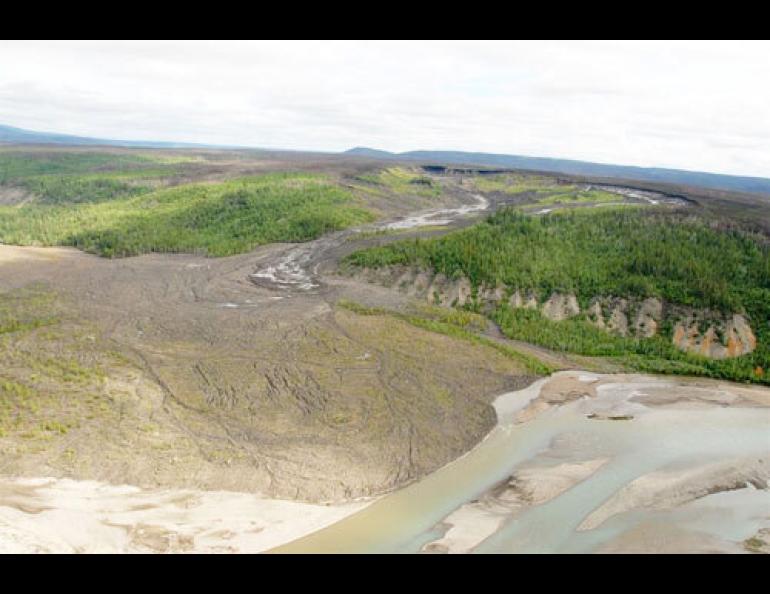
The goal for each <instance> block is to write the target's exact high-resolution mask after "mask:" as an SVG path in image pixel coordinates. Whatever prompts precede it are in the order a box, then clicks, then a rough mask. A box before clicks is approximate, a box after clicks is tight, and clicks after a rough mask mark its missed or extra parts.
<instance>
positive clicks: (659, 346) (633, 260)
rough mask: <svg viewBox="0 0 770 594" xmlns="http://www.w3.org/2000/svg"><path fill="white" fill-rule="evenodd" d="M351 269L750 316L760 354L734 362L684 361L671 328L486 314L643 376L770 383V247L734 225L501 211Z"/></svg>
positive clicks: (519, 332)
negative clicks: (622, 361) (413, 269)
mask: <svg viewBox="0 0 770 594" xmlns="http://www.w3.org/2000/svg"><path fill="white" fill-rule="evenodd" d="M347 262H348V263H349V264H352V265H354V266H358V267H368V268H377V267H382V266H391V265H408V266H418V267H424V268H429V269H432V270H434V271H437V272H441V273H443V274H445V275H446V276H448V277H450V278H453V277H454V278H459V277H466V278H468V279H469V280H470V282H471V284H472V285H473V286H474V287H475V288H478V287H480V286H482V285H484V286H491V287H495V286H499V285H502V286H505V287H508V288H509V291H512V290H513V289H514V288H518V289H522V290H533V291H535V292H536V293H537V294H538V295H539V297H540V299H541V300H544V299H547V298H548V297H549V296H550V295H551V294H553V293H572V294H575V295H576V296H577V299H578V301H579V303H580V305H581V309H582V310H585V308H586V307H587V306H588V305H589V302H591V300H592V299H593V298H595V297H596V296H616V297H618V296H620V297H632V298H637V299H644V298H647V297H656V298H659V299H662V300H665V301H666V302H670V303H674V304H678V305H682V306H689V307H692V308H698V309H703V310H708V311H713V312H715V314H716V313H724V314H730V313H732V312H745V314H746V315H747V316H748V318H749V319H750V320H751V323H752V326H753V328H754V329H755V332H756V333H757V341H758V345H759V346H758V348H757V350H756V351H755V352H754V353H752V354H751V355H747V356H744V357H739V358H737V359H734V360H731V361H707V360H706V359H705V358H703V357H697V356H693V355H690V354H685V353H681V352H679V351H677V350H676V349H675V348H673V346H671V343H670V332H671V328H670V327H669V328H666V329H665V331H666V333H668V336H666V337H665V338H667V339H668V340H664V337H656V338H649V339H637V338H622V337H616V336H612V335H610V334H608V333H606V332H604V331H601V330H599V329H597V328H595V327H594V326H592V325H591V324H589V323H588V321H587V320H586V319H585V316H578V317H577V318H575V319H570V320H564V321H551V320H547V319H545V318H544V317H542V316H541V315H540V314H539V313H538V312H537V311H531V310H520V309H513V308H510V307H508V306H507V305H501V306H500V307H499V308H498V309H497V310H496V311H495V312H494V313H493V314H491V315H492V317H493V318H495V319H496V321H497V322H498V323H499V324H500V326H501V328H502V329H503V331H504V332H506V333H507V334H508V335H509V336H511V337H514V338H518V339H522V340H528V341H532V342H537V343H540V344H544V345H546V346H549V347H552V348H557V349H561V350H570V351H574V352H579V353H582V354H587V355H604V356H624V357H628V356H634V357H635V358H636V359H638V360H636V361H635V364H636V366H637V367H644V368H645V369H648V370H655V369H658V370H666V368H667V367H672V366H673V367H678V368H679V369H680V370H681V371H682V372H688V373H696V372H700V373H704V374H706V375H713V376H718V377H731V378H733V379H760V380H763V379H766V378H765V370H766V369H768V367H770V350H769V349H768V343H769V342H770V328H768V320H770V245H768V242H767V240H766V238H765V237H764V236H760V235H754V234H751V233H749V232H746V231H744V230H743V229H742V228H740V227H739V226H737V225H736V224H734V223H731V222H729V221H727V220H712V219H704V218H701V217H700V216H697V215H693V214H688V213H686V212H679V213H672V212H665V211H644V210H641V209H612V210H604V211H595V210H590V211H571V212H564V213H560V214H551V215H548V216H544V217H531V216H526V215H523V214H521V213H520V212H517V211H516V210H513V209H504V210H501V211H500V212H498V213H497V214H495V215H493V216H491V217H489V218H488V219H487V220H486V221H485V222H483V223H480V224H477V225H475V226H473V227H471V228H469V229H466V230H463V231H458V232H455V233H452V234H450V235H448V236H445V237H442V238H438V239H427V240H426V239H416V240H412V241H404V242H398V243H394V244H391V245H388V246H384V247H378V248H372V249H369V250H365V251H361V252H357V253H354V254H352V255H351V256H350V257H349V258H348V260H347ZM467 307H471V308H472V307H474V305H468V306H467ZM653 360H656V361H658V362H657V363H654V364H653V363H652V361H653ZM664 360H667V361H669V363H665V364H663V361H664ZM651 368H652V369H651ZM696 368H697V369H696Z"/></svg>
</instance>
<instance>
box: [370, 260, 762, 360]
mask: <svg viewBox="0 0 770 594" xmlns="http://www.w3.org/2000/svg"><path fill="white" fill-rule="evenodd" d="M357 275H359V276H361V277H363V278H364V279H365V280H367V281H369V282H375V283H378V284H382V285H385V286H390V287H395V288H397V289H399V290H400V291H403V292H405V293H406V294H408V295H409V296H411V297H415V298H418V299H426V300H427V301H429V302H430V303H433V304H435V305H442V306H445V307H453V306H463V305H466V304H468V303H471V302H477V303H478V304H480V305H481V307H482V308H486V309H491V308H493V307H496V306H497V305H498V304H500V303H504V302H507V303H508V305H510V306H511V307H513V308H526V309H536V310H538V311H540V313H541V314H542V315H543V316H544V317H546V318H548V319H549V320H554V321H562V320H566V319H569V318H573V317H576V316H581V315H582V316H585V318H586V319H587V320H588V321H590V322H591V323H592V324H594V325H595V326H597V327H599V328H601V329H603V330H606V331H607V332H610V333H612V334H616V335H618V336H629V337H637V338H650V337H653V336H656V335H658V334H660V333H661V332H664V327H665V328H670V333H671V340H672V341H673V343H674V344H675V345H676V346H677V347H678V348H680V349H681V350H683V351H688V352H692V353H697V354H699V355H703V356H706V357H710V358H713V359H726V358H730V357H739V356H741V355H745V354H748V353H751V352H752V351H754V349H755V348H756V346H757V339H756V336H755V335H754V332H753V331H752V328H751V325H750V324H749V321H748V320H747V319H746V317H744V315H743V314H741V313H730V314H722V313H719V312H712V311H708V310H695V309H692V308H685V307H682V306H679V305H676V304H670V303H665V302H663V301H662V300H660V299H657V298H647V299H631V298H622V297H613V296H597V297H594V298H593V299H592V300H591V302H590V304H589V305H588V306H587V307H585V308H581V307H580V304H579V302H578V299H577V297H576V296H575V295H573V294H563V293H552V294H550V295H539V294H538V293H537V292H536V291H534V290H528V289H519V288H509V287H506V286H503V285H501V284H498V285H495V286H484V285H482V286H479V287H476V288H474V287H473V285H472V283H471V281H470V280H469V279H468V278H465V277H459V278H451V279H450V278H447V277H446V276H445V275H444V274H434V273H432V272H430V271H427V270H422V269H417V268H414V267H398V266H394V267H390V268H380V269H366V268H365V269H362V270H361V271H359V272H358V273H357ZM665 332H666V333H667V334H668V332H669V330H665Z"/></svg>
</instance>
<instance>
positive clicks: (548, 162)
mask: <svg viewBox="0 0 770 594" xmlns="http://www.w3.org/2000/svg"><path fill="white" fill-rule="evenodd" d="M2 143H10V144H52V145H62V146H114V147H123V148H165V149H175V148H178V149H185V148H198V149H203V148H208V149H249V148H251V149H252V150H261V149H258V147H244V146H223V145H213V144H199V143H190V142H164V141H152V140H112V139H104V138H89V137H86V136H74V135H70V134H58V133H55V132H36V131H32V130H25V129H23V128H16V127H13V126H4V125H0V144H2ZM291 152H294V151H291ZM340 154H343V155H353V156H359V157H367V158H371V159H383V160H388V159H401V160H412V161H428V162H437V163H442V164H451V165H481V166H485V167H498V168H506V169H528V170H533V171H547V172H553V173H564V174H572V175H585V176H589V177H609V178H623V179H636V180H640V181H649V182H663V183H670V184H683V185H690V186H700V187H703V188H711V189H715V190H726V191H734V192H750V193H755V194H763V195H766V196H770V178H764V177H748V176H737V175H725V174H721V173H705V172H699V171H685V170H681V169H664V168H648V167H636V166H631V165H607V164H602V163H592V162H589V161H575V160H571V159H555V158H549V157H524V156H520V155H504V154H495V153H472V152H463V151H426V150H418V151H408V152H404V153H392V152H389V151H383V150H379V149H373V148H369V147H355V148H352V149H350V150H347V151H344V152H343V153H340Z"/></svg>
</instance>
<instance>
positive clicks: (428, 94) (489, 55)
mask: <svg viewBox="0 0 770 594" xmlns="http://www.w3.org/2000/svg"><path fill="white" fill-rule="evenodd" d="M0 122H2V123H6V124H10V125H17V126H21V127H29V128H33V129H38V130H48V131H56V132H65V133H71V134H80V135H90V136H98V137H111V138H124V139H153V140H177V141H189V142H205V143H220V144H238V145H252V146H262V147H273V148H290V149H313V150H330V151H336V150H344V149H346V148H349V147H351V146H356V145H367V146H373V147H377V148H383V149H389V150H396V151H401V150H410V149H419V148H427V149H458V150H470V151H489V152H501V153H510V154H522V155H531V156H550V157H563V158H573V159H584V160H595V161H601V162H611V163H619V164H630V165H642V166H663V167H679V168H685V169H697V170H704V171H715V172H723V173H735V174H744V175H759V176H766V177H767V176H770V44H768V43H766V42H719V43H715V42H638V41H637V42H459V43H458V42H179V41H172V42H145V41H142V42H17V41H2V42H0Z"/></svg>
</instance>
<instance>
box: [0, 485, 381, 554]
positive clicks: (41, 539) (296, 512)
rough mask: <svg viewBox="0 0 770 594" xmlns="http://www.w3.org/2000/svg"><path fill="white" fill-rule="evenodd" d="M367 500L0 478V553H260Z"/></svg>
mask: <svg viewBox="0 0 770 594" xmlns="http://www.w3.org/2000/svg"><path fill="white" fill-rule="evenodd" d="M369 503H370V501H360V502H351V503H346V504H342V505H316V504H307V503H300V502H293V501H283V500H276V499H267V498H263V497H260V496H258V495H251V494H246V493H232V492H224V491H195V490H183V489H178V490H168V489H164V490H148V489H140V488H138V487H132V486H114V485H107V484H104V483H99V482H95V481H74V480H69V479H19V478H0V553H257V552H261V551H264V550H266V549H270V548H273V547H276V546H278V545H281V544H284V543H286V542H289V541H291V540H294V539H296V538H299V537H301V536H304V535H306V534H308V533H310V532H314V531H316V530H319V529H321V528H323V527H325V526H328V525H329V524H332V523H334V522H337V521H339V520H341V519H342V518H344V517H346V516H348V515H350V514H352V513H355V512H357V511H359V510H361V509H362V508H364V507H365V506H366V505H368V504H369Z"/></svg>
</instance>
